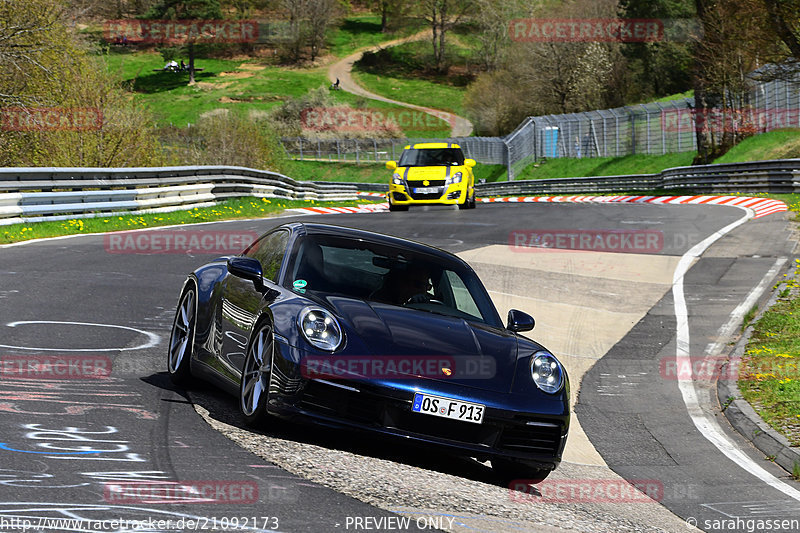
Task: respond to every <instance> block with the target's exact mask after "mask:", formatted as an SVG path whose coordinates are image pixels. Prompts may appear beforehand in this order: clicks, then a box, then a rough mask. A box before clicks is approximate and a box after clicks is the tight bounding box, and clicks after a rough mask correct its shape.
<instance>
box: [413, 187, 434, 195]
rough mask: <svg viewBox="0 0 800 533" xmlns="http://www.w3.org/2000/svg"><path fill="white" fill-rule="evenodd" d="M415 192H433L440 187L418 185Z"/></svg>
mask: <svg viewBox="0 0 800 533" xmlns="http://www.w3.org/2000/svg"><path fill="white" fill-rule="evenodd" d="M414 192H415V193H417V194H431V193H434V192H439V187H417V188H416V189H414Z"/></svg>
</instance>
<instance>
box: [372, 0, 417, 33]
mask: <svg viewBox="0 0 800 533" xmlns="http://www.w3.org/2000/svg"><path fill="white" fill-rule="evenodd" d="M369 5H370V7H371V9H372V11H373V12H374V13H377V14H378V15H380V17H381V32H383V33H386V32H388V31H389V26H390V24H391V22H390V18H391V19H396V18H399V17H402V16H403V13H405V11H406V9H407V8H408V3H407V2H406V1H405V0H370V2H369Z"/></svg>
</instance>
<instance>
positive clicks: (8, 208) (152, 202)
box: [0, 166, 357, 225]
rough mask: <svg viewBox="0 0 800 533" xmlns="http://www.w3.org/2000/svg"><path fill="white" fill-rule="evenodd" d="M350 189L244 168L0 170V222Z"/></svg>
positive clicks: (332, 194) (335, 195) (345, 193)
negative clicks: (245, 197)
mask: <svg viewBox="0 0 800 533" xmlns="http://www.w3.org/2000/svg"><path fill="white" fill-rule="evenodd" d="M356 192H357V188H356V187H355V186H353V185H349V184H336V183H314V182H302V181H296V180H293V179H291V178H289V177H287V176H284V175H282V174H278V173H276V172H270V171H264V170H256V169H251V168H244V167H227V166H191V167H158V168H114V169H104V168H0V225H7V224H14V223H18V222H37V221H42V220H65V219H71V218H84V217H92V216H100V215H102V216H108V215H113V214H132V213H157V212H166V211H175V210H179V209H192V208H195V207H208V206H212V205H215V204H216V203H218V202H219V201H222V200H225V199H228V198H236V197H244V196H256V197H260V198H282V199H286V200H319V201H327V200H355V199H356V198H357V195H356Z"/></svg>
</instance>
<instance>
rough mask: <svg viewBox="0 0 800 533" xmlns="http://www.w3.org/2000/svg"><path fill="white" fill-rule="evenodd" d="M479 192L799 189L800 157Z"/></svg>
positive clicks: (515, 184) (503, 185)
mask: <svg viewBox="0 0 800 533" xmlns="http://www.w3.org/2000/svg"><path fill="white" fill-rule="evenodd" d="M476 190H477V191H478V195H479V196H507V195H539V194H596V193H618V192H652V191H664V192H674V193H675V194H684V193H687V192H692V193H698V194H709V193H711V194H730V193H758V192H762V193H793V192H800V159H779V160H773V161H753V162H749V163H727V164H721V165H700V166H693V167H676V168H670V169H667V170H664V171H663V172H661V173H660V174H638V175H629V176H598V177H590V178H557V179H545V180H524V181H507V182H498V183H485V184H479V185H477V186H476Z"/></svg>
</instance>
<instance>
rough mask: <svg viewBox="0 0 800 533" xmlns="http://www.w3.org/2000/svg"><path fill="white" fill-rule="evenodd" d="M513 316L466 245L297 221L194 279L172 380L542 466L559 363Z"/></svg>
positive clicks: (523, 471)
mask: <svg viewBox="0 0 800 533" xmlns="http://www.w3.org/2000/svg"><path fill="white" fill-rule="evenodd" d="M533 325H534V321H533V318H531V317H530V316H529V315H527V314H525V313H523V312H521V311H516V310H512V311H510V312H509V313H508V321H507V323H506V324H505V325H504V324H503V322H502V321H501V319H500V316H499V315H498V313H497V310H496V309H495V307H494V305H493V304H492V301H491V299H490V298H489V295H488V294H487V292H486V289H485V288H484V287H483V285H482V284H481V282H480V280H479V279H478V276H477V275H476V274H475V272H474V271H473V270H472V269H471V268H470V267H469V265H467V264H466V263H465V262H464V261H462V260H461V259H459V258H458V257H456V256H454V255H452V254H450V253H448V252H445V251H443V250H439V249H436V248H432V247H430V246H427V245H424V244H420V243H415V242H411V241H407V240H404V239H400V238H396V237H390V236H387V235H380V234H376V233H372V232H368V231H362V230H356V229H350V228H343V227H336V226H329V225H324V224H307V223H306V224H301V223H290V224H284V225H282V226H279V227H277V228H275V229H273V230H272V231H270V232H268V233H266V234H265V235H263V236H262V237H260V238H259V239H258V240H257V241H255V242H254V243H253V244H252V245H250V246H249V247H248V248H247V249H246V250H245V251H244V252H243V253H242V254H241V255H238V256H235V257H224V258H220V259H217V260H215V261H213V262H211V263H209V264H207V265H205V266H202V267H200V268H198V269H197V270H195V271H194V272H193V273H192V274H190V275H189V277H188V278H187V280H186V282H185V283H184V286H183V289H182V291H181V296H180V300H179V304H178V309H177V312H176V314H175V322H174V325H173V328H172V335H171V338H170V342H169V357H168V367H169V373H170V375H171V377H172V379H173V380H174V381H175V382H176V383H179V384H183V385H186V384H189V383H190V382H191V380H192V379H193V378H201V379H205V380H208V381H211V382H213V383H215V384H216V385H218V386H220V387H222V388H223V389H225V390H227V391H229V392H230V393H232V394H234V395H236V396H237V397H238V398H239V404H240V408H241V411H242V413H243V415H244V417H245V419H246V421H247V422H248V423H250V424H255V423H259V422H262V421H263V420H264V419H265V418H266V417H267V416H268V415H272V416H275V417H280V418H287V419H289V418H296V419H299V420H304V421H310V422H316V423H321V424H324V425H328V426H336V427H345V428H353V429H358V430H366V431H371V432H375V433H380V434H385V435H395V436H401V437H405V438H410V439H413V440H414V441H417V442H420V443H430V444H435V445H440V446H447V447H450V448H451V449H453V450H454V451H455V452H457V453H459V454H462V455H468V456H472V457H477V458H479V459H481V460H486V459H491V461H492V466H493V467H494V468H495V469H496V470H497V471H498V473H499V474H500V475H501V476H503V477H505V478H509V479H510V478H530V479H544V477H545V476H547V474H548V473H549V472H550V471H551V470H553V469H554V468H556V466H557V465H558V464H559V462H560V460H561V454H562V451H563V449H564V444H565V442H566V439H567V432H568V429H569V417H570V413H569V382H568V379H567V374H566V372H565V370H564V368H563V367H562V365H561V363H560V362H559V361H558V360H557V359H556V358H555V357H554V356H553V355H552V354H550V352H548V351H547V350H546V349H545V348H543V347H542V346H541V345H539V344H537V343H536V342H534V341H532V340H530V339H528V338H526V337H523V336H521V335H519V332H522V331H528V330H530V329H532V328H533Z"/></svg>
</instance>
